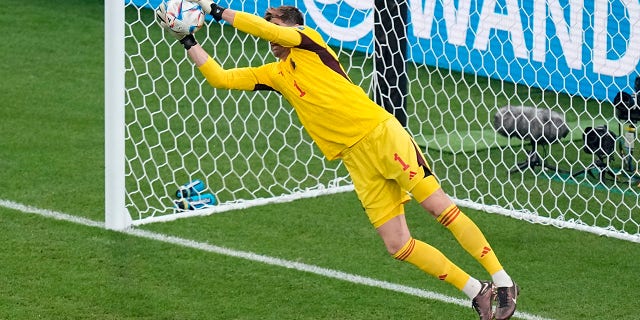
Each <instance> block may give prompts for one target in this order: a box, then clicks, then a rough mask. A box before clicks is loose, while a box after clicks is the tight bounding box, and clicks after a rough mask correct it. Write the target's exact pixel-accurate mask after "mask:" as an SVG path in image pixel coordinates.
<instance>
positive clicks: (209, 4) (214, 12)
mask: <svg viewBox="0 0 640 320" xmlns="http://www.w3.org/2000/svg"><path fill="white" fill-rule="evenodd" d="M187 1H189V2H194V3H197V4H198V5H199V6H200V7H201V8H202V10H203V11H204V12H205V13H206V14H210V15H211V16H212V17H213V18H214V19H216V21H218V22H220V20H222V12H223V11H224V10H225V9H226V8H223V7H221V6H219V5H218V4H217V3H215V2H213V1H212V0H187Z"/></svg>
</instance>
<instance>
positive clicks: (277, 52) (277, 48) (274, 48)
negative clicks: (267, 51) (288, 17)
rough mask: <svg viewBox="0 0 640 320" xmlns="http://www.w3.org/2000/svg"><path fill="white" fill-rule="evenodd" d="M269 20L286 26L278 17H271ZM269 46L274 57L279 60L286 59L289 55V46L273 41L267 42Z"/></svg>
mask: <svg viewBox="0 0 640 320" xmlns="http://www.w3.org/2000/svg"><path fill="white" fill-rule="evenodd" d="M269 22H271V23H273V24H277V25H279V26H286V24H285V23H284V22H283V21H282V20H281V19H280V18H278V17H272V18H271V20H269ZM269 46H270V47H271V53H273V55H274V56H275V57H276V58H278V59H281V60H284V59H286V58H287V56H288V55H289V51H291V49H290V48H286V47H283V46H281V45H279V44H277V43H275V42H269Z"/></svg>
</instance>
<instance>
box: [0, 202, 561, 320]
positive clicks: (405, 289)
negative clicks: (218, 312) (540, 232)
mask: <svg viewBox="0 0 640 320" xmlns="http://www.w3.org/2000/svg"><path fill="white" fill-rule="evenodd" d="M0 207H4V208H7V209H11V210H16V211H20V212H22V213H27V214H36V215H39V216H43V217H47V218H52V219H56V220H62V221H68V222H72V223H75V224H80V225H85V226H89V227H97V228H102V229H104V222H99V221H94V220H90V219H87V218H82V217H78V216H74V215H70V214H67V213H63V212H58V211H52V210H47V209H40V208H36V207H32V206H28V205H24V204H20V203H17V202H13V201H9V200H3V199H0ZM111 231H113V230H111ZM115 232H120V233H124V234H127V235H131V236H135V237H139V238H145V239H150V240H156V241H160V242H164V243H169V244H174V245H178V246H182V247H185V248H192V249H197V250H202V251H206V252H211V253H216V254H221V255H226V256H230V257H235V258H240V259H245V260H250V261H255V262H260V263H264V264H268V265H272V266H278V267H283V268H287V269H293V270H298V271H302V272H308V273H313V274H316V275H320V276H324V277H327V278H332V279H337V280H342V281H347V282H351V283H354V284H359V285H366V286H370V287H376V288H381V289H386V290H390V291H395V292H400V293H404V294H409V295H412V296H417V297H422V298H425V299H429V300H436V301H441V302H444V303H450V304H455V305H459V306H463V307H470V306H471V302H470V301H468V300H466V299H459V298H454V297H450V296H447V295H443V294H440V293H437V292H432V291H428V290H423V289H419V288H414V287H409V286H405V285H401V284H396V283H392V282H388V281H383V280H377V279H373V278H369V277H365V276H360V275H356V274H351V273H346V272H342V271H339V270H333V269H328V268H323V267H319V266H314V265H310V264H306V263H301V262H295V261H289V260H285V259H280V258H274V257H269V256H265V255H261V254H257V253H253V252H248V251H240V250H233V249H229V248H225V247H220V246H216V245H212V244H208V243H204V242H197V241H194V240H189V239H185V238H180V237H176V236H171V235H166V234H161V233H156V232H151V231H147V230H141V229H126V230H121V231H115ZM514 317H515V318H519V319H525V320H551V319H548V318H543V317H540V316H536V315H533V314H529V313H525V312H520V311H516V313H515V314H514Z"/></svg>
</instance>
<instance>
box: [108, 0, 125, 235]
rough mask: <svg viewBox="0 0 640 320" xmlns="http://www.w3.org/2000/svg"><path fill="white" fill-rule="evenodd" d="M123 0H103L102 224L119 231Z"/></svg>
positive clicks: (122, 185) (121, 212)
mask: <svg viewBox="0 0 640 320" xmlns="http://www.w3.org/2000/svg"><path fill="white" fill-rule="evenodd" d="M124 8H125V5H124V2H123V1H121V0H106V1H105V11H104V16H105V25H104V33H105V41H104V48H105V50H104V62H105V63H104V65H105V69H104V73H105V81H104V100H105V101H104V105H105V113H104V115H105V131H104V136H105V227H106V228H108V229H115V230H120V229H124V228H126V227H128V226H129V225H130V224H131V217H130V216H129V213H128V212H127V209H126V206H125V153H124V143H125V131H124V127H125V117H124V106H125V83H124V77H125V67H124V66H125V63H124V59H125V50H124V37H125V31H124V27H125V19H124Z"/></svg>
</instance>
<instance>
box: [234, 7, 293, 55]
mask: <svg viewBox="0 0 640 320" xmlns="http://www.w3.org/2000/svg"><path fill="white" fill-rule="evenodd" d="M233 26H234V27H235V28H236V29H238V30H240V31H242V32H245V33H248V34H252V35H254V36H256V37H259V38H261V39H264V40H267V41H271V42H275V43H277V44H280V45H282V46H283V47H295V46H297V45H299V44H300V42H301V41H302V38H301V37H300V33H299V32H298V31H297V28H296V27H281V26H278V25H276V24H273V23H271V22H268V21H267V20H265V19H263V18H261V17H258V16H256V15H253V14H249V13H246V12H236V17H235V19H234V20H233Z"/></svg>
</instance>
